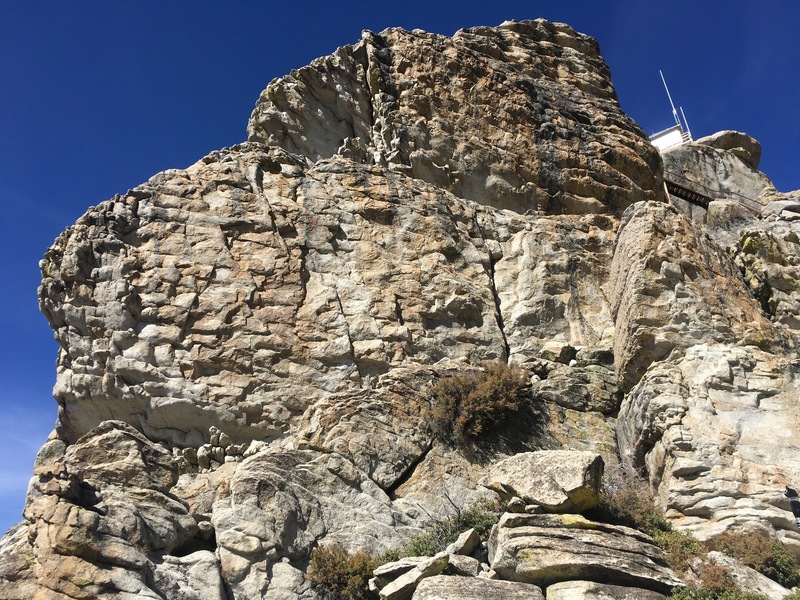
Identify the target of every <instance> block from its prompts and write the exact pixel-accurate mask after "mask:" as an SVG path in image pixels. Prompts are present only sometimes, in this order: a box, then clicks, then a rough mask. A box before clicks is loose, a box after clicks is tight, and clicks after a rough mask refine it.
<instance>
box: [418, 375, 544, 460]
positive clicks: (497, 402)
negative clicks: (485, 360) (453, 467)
mask: <svg viewBox="0 0 800 600" xmlns="http://www.w3.org/2000/svg"><path fill="white" fill-rule="evenodd" d="M529 389H530V387H529V384H528V380H527V377H526V376H525V373H524V372H523V371H522V369H520V368H518V367H514V366H511V365H507V364H506V363H503V362H493V363H489V364H487V365H486V367H485V368H484V369H483V371H481V372H469V373H460V374H458V375H455V376H452V377H445V378H442V379H441V380H439V381H438V382H437V383H436V384H435V385H434V386H433V389H432V390H431V416H432V419H431V421H432V424H431V427H432V429H433V433H434V434H435V435H436V437H437V438H438V439H439V440H440V441H442V442H444V443H446V444H449V445H452V446H459V447H464V446H467V445H469V444H472V443H475V442H477V441H479V440H481V439H483V438H486V437H488V436H489V435H490V434H492V435H493V434H496V433H498V432H500V431H502V430H503V429H505V428H508V426H509V425H511V423H510V422H511V421H514V422H517V421H518V420H519V419H522V420H530V419H531V418H532V419H533V420H534V421H538V422H539V423H542V422H544V421H545V420H546V418H545V408H544V404H543V403H541V404H534V403H533V401H532V399H531V397H530V392H529ZM512 416H513V417H514V418H513V419H511V417H512ZM533 429H535V427H534V428H532V430H533Z"/></svg>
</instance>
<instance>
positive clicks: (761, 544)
mask: <svg viewBox="0 0 800 600" xmlns="http://www.w3.org/2000/svg"><path fill="white" fill-rule="evenodd" d="M708 547H709V548H710V549H711V550H717V551H719V552H722V553H723V554H727V555H728V556H731V557H733V558H735V559H736V560H738V561H739V562H740V563H742V564H744V565H747V566H748V567H750V568H752V569H755V570H756V571H758V572H759V573H761V574H763V575H766V576H767V577H769V578H770V579H772V580H774V581H777V582H778V583H779V584H781V585H782V586H783V587H786V588H792V587H794V586H796V585H798V584H800V573H799V572H798V564H797V560H796V559H795V557H794V556H793V555H792V554H791V553H790V552H789V551H788V550H787V549H786V548H785V547H784V546H783V544H781V543H780V542H778V541H775V540H770V539H767V538H766V537H764V536H762V535H759V534H747V533H743V532H740V531H730V532H728V533H724V534H722V535H721V536H719V537H717V538H715V539H713V540H711V541H710V542H708Z"/></svg>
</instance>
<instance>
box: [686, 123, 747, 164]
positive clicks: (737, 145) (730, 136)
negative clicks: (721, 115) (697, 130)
mask: <svg viewBox="0 0 800 600" xmlns="http://www.w3.org/2000/svg"><path fill="white" fill-rule="evenodd" d="M695 143H696V144H702V145H704V146H711V147H712V148H717V149H719V150H728V151H730V152H732V153H733V154H734V155H736V156H738V157H739V158H741V159H742V160H743V161H745V162H746V163H747V164H748V165H750V166H751V167H752V168H753V169H758V164H759V163H760V162H761V144H760V143H759V142H758V140H756V139H754V138H752V137H751V136H749V135H747V134H746V133H742V132H741V131H730V130H728V131H718V132H717V133H715V134H713V135H709V136H706V137H703V138H700V139H699V140H697V141H696V142H695Z"/></svg>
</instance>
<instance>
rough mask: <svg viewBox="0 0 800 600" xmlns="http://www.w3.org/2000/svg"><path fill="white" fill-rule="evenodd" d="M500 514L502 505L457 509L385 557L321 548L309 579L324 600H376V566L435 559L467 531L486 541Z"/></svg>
mask: <svg viewBox="0 0 800 600" xmlns="http://www.w3.org/2000/svg"><path fill="white" fill-rule="evenodd" d="M448 500H449V498H448ZM451 503H452V502H451ZM500 514H501V513H500V509H499V506H498V505H497V504H495V503H493V502H480V503H478V504H476V505H474V506H471V507H469V508H467V509H464V510H459V509H456V514H455V515H453V516H452V517H450V518H449V519H445V520H444V521H440V522H438V523H436V524H435V525H434V526H433V527H432V528H431V529H430V531H426V532H425V533H422V534H420V535H418V536H416V537H414V538H412V539H411V540H410V541H409V543H408V544H406V545H405V546H403V547H402V548H397V549H394V550H390V551H388V552H386V553H385V554H383V555H377V554H375V553H374V552H369V551H365V550H360V551H358V552H355V553H354V554H349V553H348V552H347V550H346V549H345V547H344V546H342V545H341V544H330V545H327V546H320V547H319V548H315V549H314V551H313V552H312V553H311V562H310V563H309V567H308V579H309V581H310V582H311V586H312V588H313V589H314V591H315V592H316V594H317V596H318V597H319V598H321V599H323V600H374V599H376V598H377V596H376V595H375V594H373V593H372V592H371V591H370V590H369V580H370V578H371V577H372V572H373V571H374V570H375V569H376V568H377V567H379V566H381V565H383V564H386V563H388V562H392V561H395V560H399V559H400V558H403V557H405V556H433V555H434V554H436V553H437V552H441V551H442V550H444V549H445V548H447V546H449V545H450V544H452V543H453V542H454V541H456V539H457V538H458V536H459V535H461V533H463V532H464V531H466V530H468V529H472V528H475V530H476V531H477V532H478V534H479V535H480V536H481V538H485V537H486V535H487V534H488V533H489V530H490V529H491V528H492V525H494V524H495V523H497V521H498V519H499V518H500Z"/></svg>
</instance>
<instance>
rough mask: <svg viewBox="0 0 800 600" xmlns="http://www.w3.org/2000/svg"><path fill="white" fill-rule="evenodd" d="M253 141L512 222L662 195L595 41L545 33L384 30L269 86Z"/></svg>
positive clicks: (550, 27)
mask: <svg viewBox="0 0 800 600" xmlns="http://www.w3.org/2000/svg"><path fill="white" fill-rule="evenodd" d="M248 133H249V139H250V140H251V141H259V142H265V143H267V144H275V145H278V146H280V147H282V148H284V149H285V150H288V151H289V152H292V153H295V154H299V155H302V156H304V157H306V158H307V159H309V160H311V161H312V162H316V161H318V160H320V159H326V158H330V157H333V156H344V157H349V158H351V159H353V160H355V161H357V162H362V163H366V164H377V165H381V166H384V167H386V168H387V169H389V170H391V171H395V172H399V173H403V174H405V175H408V176H410V177H412V178H414V179H420V180H422V181H425V182H427V183H431V184H433V185H435V186H436V187H437V188H441V189H444V190H447V191H449V192H452V193H453V194H455V195H456V196H458V197H460V198H465V199H467V200H474V201H476V202H478V203H480V204H486V205H489V206H495V207H498V208H509V209H512V210H515V211H517V212H525V211H528V210H543V211H546V212H548V213H556V214H557V213H562V212H570V213H586V212H612V211H618V210H621V209H624V208H625V207H626V206H628V205H629V204H631V203H632V202H636V201H639V200H642V199H647V200H655V199H658V198H660V197H661V196H662V191H661V185H660V172H659V169H658V165H659V157H658V153H657V152H656V151H655V150H654V149H653V148H652V146H650V145H649V144H648V143H647V142H646V140H645V139H644V136H643V135H642V132H641V130H640V129H639V128H638V126H636V124H635V123H633V122H632V121H631V119H630V118H629V117H627V116H626V115H625V114H624V113H622V112H621V111H620V109H619V105H618V104H617V99H616V94H615V92H614V88H613V86H612V84H611V79H610V76H609V71H608V67H607V66H606V64H605V63H604V62H603V60H602V58H601V57H600V55H599V50H598V46H597V42H595V40H594V39H592V38H590V37H588V36H585V35H581V34H577V33H576V32H575V31H573V30H572V29H570V28H569V27H568V26H566V25H563V24H558V23H548V22H546V21H542V20H537V21H525V22H521V23H516V22H508V23H504V24H502V25H500V26H499V27H475V28H472V29H465V30H462V31H459V32H458V33H456V34H455V35H454V36H453V37H452V38H448V37H444V36H441V35H435V34H430V33H425V32H423V31H404V30H402V29H388V30H386V31H384V32H382V33H380V34H374V33H371V32H365V33H364V35H363V37H362V40H361V41H360V42H359V43H358V44H355V45H354V46H347V47H344V48H340V49H339V50H338V51H337V52H336V53H334V54H333V55H331V56H328V57H324V58H321V59H318V60H316V61H314V62H313V63H312V64H311V65H309V66H307V67H304V68H302V69H299V70H297V71H293V72H292V74H291V75H287V76H285V77H282V78H280V79H276V80H274V81H272V82H271V83H270V84H269V86H268V87H267V89H266V90H265V91H264V93H263V94H262V95H261V98H260V99H259V101H258V103H257V104H256V108H255V110H254V111H253V115H252V117H251V118H250V124H249V126H248Z"/></svg>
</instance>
